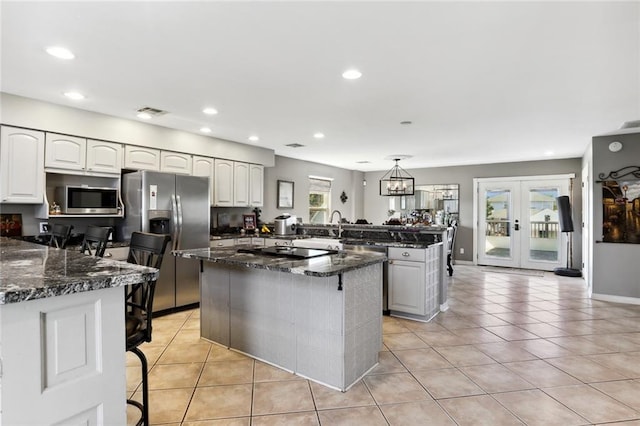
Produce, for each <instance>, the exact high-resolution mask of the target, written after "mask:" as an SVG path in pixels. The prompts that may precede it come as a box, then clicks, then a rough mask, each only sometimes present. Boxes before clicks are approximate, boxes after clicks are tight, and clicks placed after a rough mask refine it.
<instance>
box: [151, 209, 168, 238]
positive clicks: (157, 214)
mask: <svg viewBox="0 0 640 426" xmlns="http://www.w3.org/2000/svg"><path fill="white" fill-rule="evenodd" d="M149 232H151V233H152V234H170V233H171V212H170V211H169V210H149Z"/></svg>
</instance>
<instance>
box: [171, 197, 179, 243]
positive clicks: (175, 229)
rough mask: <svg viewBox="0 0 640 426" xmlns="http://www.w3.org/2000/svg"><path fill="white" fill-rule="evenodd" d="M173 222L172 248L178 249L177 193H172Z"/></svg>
mask: <svg viewBox="0 0 640 426" xmlns="http://www.w3.org/2000/svg"><path fill="white" fill-rule="evenodd" d="M171 222H172V225H171V227H172V232H171V239H172V240H173V241H171V247H172V248H171V249H172V250H178V246H177V244H178V204H177V203H176V196H175V194H172V195H171Z"/></svg>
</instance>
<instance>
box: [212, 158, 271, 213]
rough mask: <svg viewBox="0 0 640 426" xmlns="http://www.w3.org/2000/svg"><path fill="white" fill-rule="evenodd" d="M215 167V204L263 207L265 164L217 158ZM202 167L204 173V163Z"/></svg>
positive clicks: (218, 205) (220, 205)
mask: <svg viewBox="0 0 640 426" xmlns="http://www.w3.org/2000/svg"><path fill="white" fill-rule="evenodd" d="M213 167H214V179H213V182H214V184H213V186H214V191H213V198H212V200H213V205H214V206H217V207H248V206H253V207H261V206H262V205H263V198H264V197H263V191H264V190H263V187H264V166H262V165H259V164H249V163H243V162H241V161H231V160H221V159H218V158H216V159H215V160H214V165H213ZM202 169H203V171H202V173H204V170H205V166H204V165H203V166H202ZM201 176H204V174H202V175H201Z"/></svg>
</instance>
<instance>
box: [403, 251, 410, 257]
mask: <svg viewBox="0 0 640 426" xmlns="http://www.w3.org/2000/svg"><path fill="white" fill-rule="evenodd" d="M402 255H403V256H404V257H409V256H411V255H410V254H409V253H407V252H406V251H405V252H403V253H402Z"/></svg>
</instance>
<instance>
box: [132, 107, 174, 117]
mask: <svg viewBox="0 0 640 426" xmlns="http://www.w3.org/2000/svg"><path fill="white" fill-rule="evenodd" d="M136 112H137V113H138V114H140V113H145V114H149V115H150V116H152V117H159V116H161V115H165V114H168V113H169V111H163V110H161V109H158V108H151V107H142V108H140V109H138V110H137V111H136Z"/></svg>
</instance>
